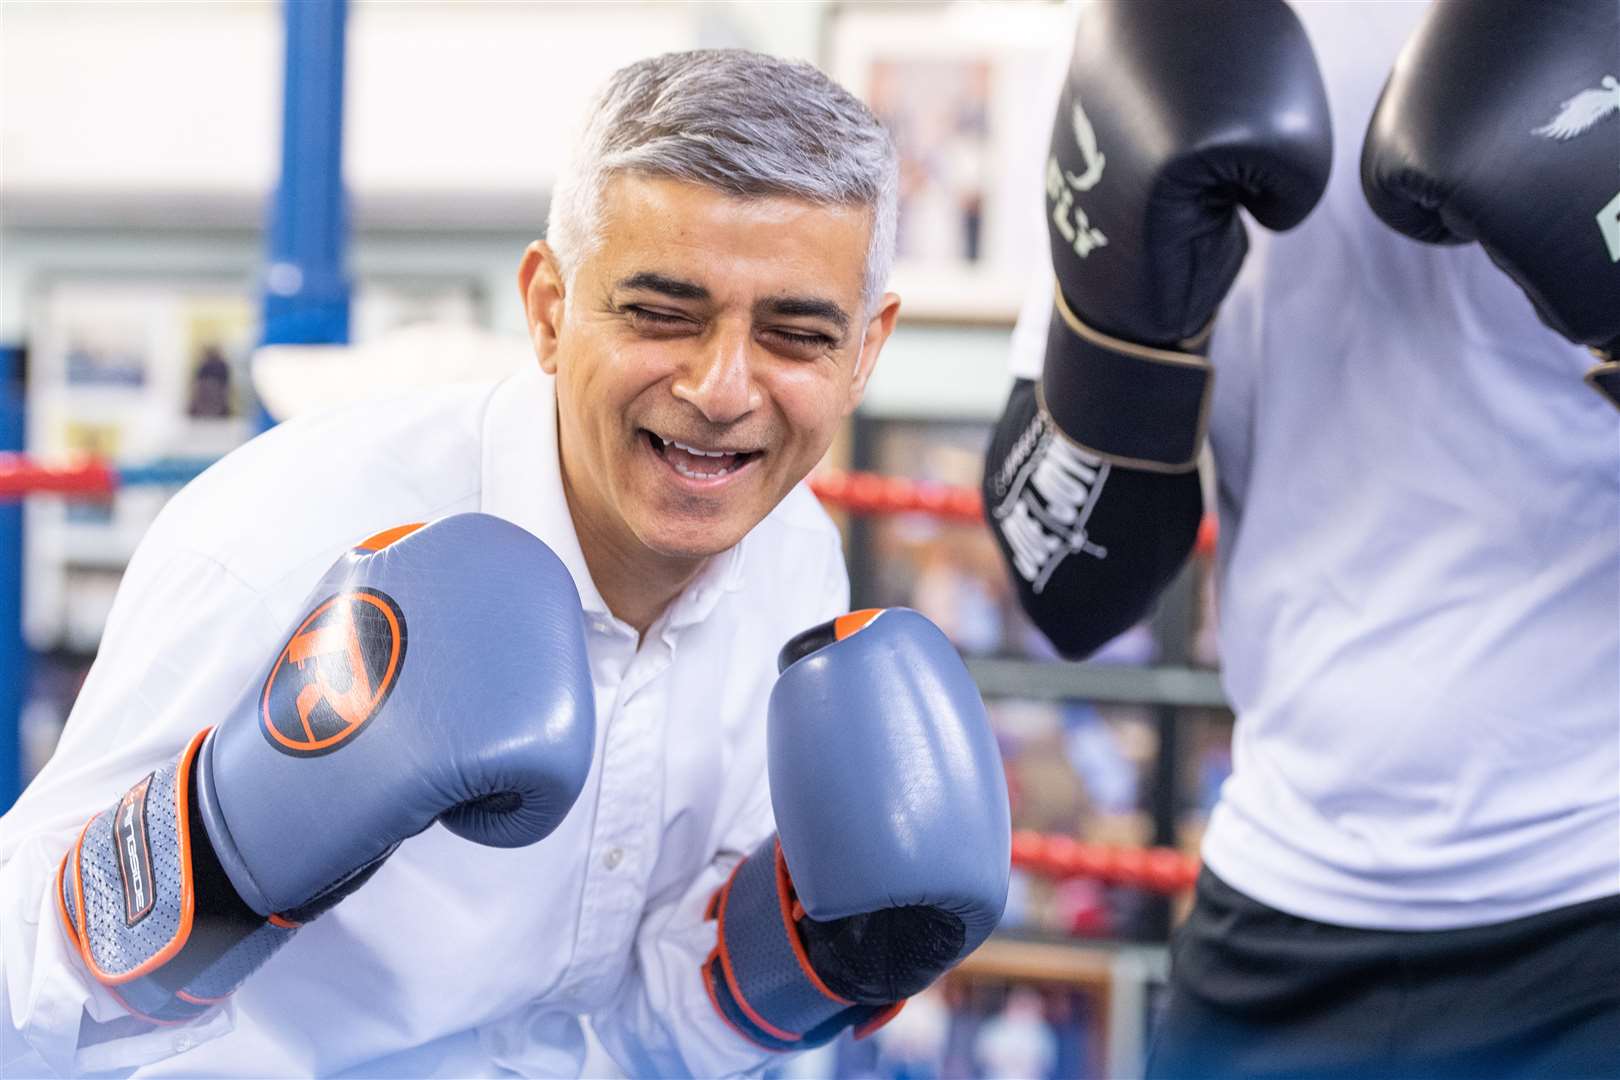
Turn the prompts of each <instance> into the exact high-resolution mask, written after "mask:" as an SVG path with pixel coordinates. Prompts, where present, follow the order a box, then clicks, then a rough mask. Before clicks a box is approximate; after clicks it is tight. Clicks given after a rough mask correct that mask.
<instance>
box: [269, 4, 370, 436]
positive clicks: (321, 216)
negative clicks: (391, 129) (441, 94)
mask: <svg viewBox="0 0 1620 1080" xmlns="http://www.w3.org/2000/svg"><path fill="white" fill-rule="evenodd" d="M282 8H283V11H284V13H285V15H286V20H287V70H286V85H285V87H284V89H283V109H282V129H281V182H280V184H279V185H278V186H277V188H276V193H275V202H274V205H273V206H272V207H271V211H270V229H269V233H270V249H269V263H268V265H267V267H266V269H265V276H264V336H263V338H262V341H263V343H264V344H266V345H341V344H343V343H345V342H347V341H348V340H349V291H350V287H349V275H348V268H347V265H346V261H347V260H346V258H345V256H346V253H347V250H348V244H349V215H348V206H347V204H346V202H345V199H344V193H343V44H344V25H345V21H346V18H347V13H348V4H347V0H284V3H283V5H282ZM272 422H273V421H271V419H270V418H269V417H268V416H266V415H264V414H263V410H262V409H261V411H260V426H261V427H268V426H269V425H270V423H272Z"/></svg>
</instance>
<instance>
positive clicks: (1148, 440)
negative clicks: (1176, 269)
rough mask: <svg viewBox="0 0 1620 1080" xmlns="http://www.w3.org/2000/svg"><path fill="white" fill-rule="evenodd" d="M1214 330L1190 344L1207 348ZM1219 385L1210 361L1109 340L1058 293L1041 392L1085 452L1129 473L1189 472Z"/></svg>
mask: <svg viewBox="0 0 1620 1080" xmlns="http://www.w3.org/2000/svg"><path fill="white" fill-rule="evenodd" d="M1208 333H1209V330H1208V328H1206V329H1205V331H1204V332H1203V333H1202V334H1200V335H1199V337H1198V339H1196V340H1195V341H1193V342H1189V343H1187V344H1188V345H1189V346H1190V347H1194V348H1196V347H1200V346H1201V345H1202V342H1203V341H1204V340H1205V339H1207V336H1208ZM1213 388H1214V370H1213V369H1212V368H1211V367H1210V365H1209V361H1208V360H1206V359H1204V357H1202V356H1200V355H1199V354H1197V353H1195V352H1176V351H1172V350H1169V349H1155V348H1150V347H1148V346H1146V345H1137V344H1135V343H1134V342H1129V341H1123V340H1121V339H1119V338H1115V337H1110V336H1109V335H1107V334H1104V333H1102V332H1101V331H1100V330H1096V329H1093V328H1092V327H1090V326H1087V325H1086V324H1085V323H1083V322H1081V321H1080V319H1079V317H1078V316H1077V315H1075V313H1074V312H1073V311H1072V310H1071V309H1070V308H1069V305H1068V302H1067V301H1066V300H1064V298H1063V292H1062V290H1061V289H1060V290H1058V293H1057V302H1056V304H1055V305H1054V306H1053V311H1052V325H1051V328H1050V330H1049V331H1048V333H1047V335H1046V366H1045V368H1044V370H1043V371H1042V374H1041V381H1040V383H1039V385H1038V386H1037V387H1036V393H1037V394H1038V395H1039V396H1040V403H1041V407H1042V408H1043V409H1044V410H1045V411H1046V413H1047V415H1048V416H1050V417H1051V418H1052V420H1053V422H1054V424H1055V425H1056V426H1057V429H1058V431H1059V432H1060V433H1061V434H1062V435H1063V436H1064V437H1066V438H1067V439H1068V440H1069V441H1070V442H1072V443H1074V444H1075V445H1076V446H1079V447H1080V448H1081V449H1082V450H1088V451H1090V452H1091V453H1093V454H1096V455H1097V456H1099V457H1101V458H1102V459H1104V460H1105V461H1109V462H1112V463H1114V464H1116V465H1121V466H1124V467H1125V468H1129V469H1145V470H1148V471H1150V472H1165V473H1178V472H1190V471H1191V470H1193V469H1194V468H1196V467H1197V465H1198V451H1199V448H1200V447H1201V446H1203V443H1204V428H1205V425H1206V424H1207V423H1208V418H1209V401H1210V393H1211V391H1212V390H1213Z"/></svg>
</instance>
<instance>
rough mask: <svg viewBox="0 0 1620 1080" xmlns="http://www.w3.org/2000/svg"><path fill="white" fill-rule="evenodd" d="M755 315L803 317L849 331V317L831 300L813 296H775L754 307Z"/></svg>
mask: <svg viewBox="0 0 1620 1080" xmlns="http://www.w3.org/2000/svg"><path fill="white" fill-rule="evenodd" d="M754 314H755V315H803V316H808V317H809V318H812V319H826V320H827V321H828V322H830V323H833V324H834V325H835V326H837V327H838V329H840V330H848V329H849V315H848V314H847V313H846V312H845V311H844V309H843V308H841V307H839V306H838V305H837V304H835V303H833V302H832V301H831V300H821V299H818V298H816V297H813V296H773V297H770V298H768V299H765V300H761V301H760V302H759V303H757V304H755V305H754Z"/></svg>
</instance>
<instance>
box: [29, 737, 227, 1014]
mask: <svg viewBox="0 0 1620 1080" xmlns="http://www.w3.org/2000/svg"><path fill="white" fill-rule="evenodd" d="M204 734H205V733H204V732H199V733H198V734H197V736H196V737H195V738H193V739H192V740H191V742H190V743H189V744H188V745H187V746H186V748H185V749H184V750H183V751H181V753H180V755H179V757H177V758H175V759H174V760H173V761H169V762H167V763H165V764H164V765H162V766H161V767H159V768H158V769H157V770H156V771H154V772H152V773H150V774H149V775H147V776H146V778H145V779H143V780H141V781H140V782H139V783H137V784H136V785H135V786H134V787H132V788H130V789H129V791H127V792H125V793H124V795H123V797H122V798H120V799H119V800H118V802H117V803H116V804H114V805H113V807H112V808H111V809H110V810H105V811H103V812H102V813H100V814H97V815H96V816H95V817H93V818H91V819H90V823H89V824H88V825H86V826H85V827H84V831H83V832H82V833H80V835H79V842H78V843H77V844H76V845H75V846H74V847H73V849H72V850H71V851H69V852H68V857H67V860H66V861H65V863H64V864H63V868H62V874H61V885H62V894H63V904H64V907H65V909H66V912H65V914H64V918H68V917H71V919H70V921H71V923H72V924H73V926H74V927H75V929H76V930H77V934H76V938H77V940H76V944H77V945H78V948H79V955H80V957H81V958H83V960H84V963H85V966H86V967H87V968H88V969H89V971H90V974H92V975H94V976H95V977H96V979H97V980H98V981H100V982H102V983H104V984H106V985H108V986H117V985H119V984H121V983H126V982H130V981H132V980H134V979H138V978H140V977H141V976H142V975H145V974H147V973H149V972H151V971H153V970H155V969H156V968H158V967H160V966H162V965H163V964H165V963H167V962H168V961H169V960H170V959H172V958H173V957H174V955H175V954H176V953H178V952H179V951H180V949H181V948H182V947H183V946H184V945H185V943H186V940H187V938H189V937H190V936H191V921H192V916H193V913H194V910H195V907H196V898H195V896H194V895H193V882H192V876H191V836H190V825H189V820H188V811H189V807H190V788H191V762H192V759H193V758H194V757H195V756H196V753H197V748H198V747H199V746H200V745H201V744H202V740H203V735H204Z"/></svg>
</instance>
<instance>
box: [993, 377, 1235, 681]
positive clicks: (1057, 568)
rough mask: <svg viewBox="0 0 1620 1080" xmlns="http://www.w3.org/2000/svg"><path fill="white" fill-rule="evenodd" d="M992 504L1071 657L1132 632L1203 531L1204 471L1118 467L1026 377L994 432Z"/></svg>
mask: <svg viewBox="0 0 1620 1080" xmlns="http://www.w3.org/2000/svg"><path fill="white" fill-rule="evenodd" d="M983 492H984V510H985V517H986V518H987V519H988V520H989V522H990V534H991V535H992V536H994V537H995V540H996V544H997V546H998V547H999V548H1000V550H1001V557H1002V559H1003V560H1004V561H1005V562H1006V564H1007V569H1008V571H1009V572H1010V576H1011V578H1012V582H1013V586H1014V587H1015V588H1016V589H1017V590H1018V602H1019V604H1020V605H1021V606H1022V607H1023V609H1024V612H1025V614H1027V615H1028V616H1029V617H1030V619H1031V620H1032V621H1033V622H1034V623H1035V625H1036V626H1037V627H1039V628H1040V631H1041V633H1043V634H1045V635H1046V637H1047V639H1048V640H1049V641H1051V643H1052V645H1053V647H1054V648H1056V649H1057V650H1058V652H1060V653H1062V654H1063V655H1064V656H1065V657H1067V658H1068V659H1070V660H1079V659H1082V658H1084V657H1086V656H1089V655H1091V654H1092V653H1093V652H1095V651H1096V650H1097V649H1099V648H1100V647H1102V646H1103V645H1104V644H1106V643H1107V642H1108V641H1109V640H1110V639H1112V638H1113V637H1114V636H1115V635H1116V634H1120V633H1122V632H1124V631H1125V630H1128V629H1130V628H1131V627H1132V626H1134V625H1135V624H1136V623H1137V622H1138V621H1140V620H1141V619H1142V617H1143V616H1145V615H1146V614H1147V613H1148V611H1149V610H1150V609H1151V608H1152V606H1153V602H1154V600H1156V599H1157V598H1158V596H1159V595H1160V594H1161V593H1162V592H1163V591H1164V589H1165V587H1166V586H1167V585H1169V584H1170V582H1171V581H1173V580H1174V579H1175V576H1176V573H1177V572H1178V571H1179V570H1180V569H1181V567H1182V565H1183V564H1184V563H1185V562H1186V561H1187V555H1188V554H1189V553H1190V552H1191V551H1192V549H1193V544H1194V543H1195V542H1196V540H1197V538H1198V523H1199V521H1200V520H1202V518H1203V509H1204V502H1203V491H1202V489H1201V488H1200V486H1199V482H1198V473H1197V472H1178V473H1159V472H1148V471H1147V470H1144V469H1121V468H1115V467H1114V466H1112V465H1110V464H1109V463H1108V462H1106V461H1103V460H1102V459H1101V458H1099V457H1096V456H1095V455H1092V454H1088V453H1086V452H1085V451H1084V450H1081V449H1080V448H1079V447H1077V446H1075V445H1074V444H1073V443H1071V442H1069V441H1068V440H1067V439H1065V438H1063V436H1062V435H1060V434H1058V433H1057V431H1056V430H1055V429H1054V428H1053V427H1052V421H1051V418H1050V417H1048V416H1047V415H1046V414H1045V413H1043V412H1041V411H1040V409H1038V408H1037V407H1036V403H1035V384H1034V383H1032V382H1030V381H1029V380H1028V379H1019V380H1017V381H1016V382H1015V383H1014V384H1013V388H1012V392H1011V393H1010V394H1009V395H1008V397H1007V407H1006V410H1005V411H1004V412H1003V413H1002V414H1001V420H1000V422H999V423H997V424H996V427H995V430H994V431H993V432H992V434H991V436H990V446H989V449H988V452H987V454H986V457H985V468H984V485H983Z"/></svg>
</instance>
